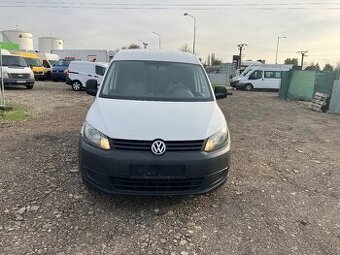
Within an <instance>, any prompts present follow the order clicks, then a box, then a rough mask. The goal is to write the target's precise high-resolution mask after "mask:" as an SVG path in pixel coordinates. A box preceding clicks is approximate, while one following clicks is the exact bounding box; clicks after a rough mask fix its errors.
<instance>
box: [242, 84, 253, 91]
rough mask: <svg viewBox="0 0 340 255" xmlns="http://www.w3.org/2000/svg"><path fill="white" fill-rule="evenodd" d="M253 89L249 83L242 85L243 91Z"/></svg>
mask: <svg viewBox="0 0 340 255" xmlns="http://www.w3.org/2000/svg"><path fill="white" fill-rule="evenodd" d="M253 89H254V86H253V84H251V83H247V84H246V85H244V90H245V91H252V90H253Z"/></svg>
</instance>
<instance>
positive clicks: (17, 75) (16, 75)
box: [8, 73, 30, 79]
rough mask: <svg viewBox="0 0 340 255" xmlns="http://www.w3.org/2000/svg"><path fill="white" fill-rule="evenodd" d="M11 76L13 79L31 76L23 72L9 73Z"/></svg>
mask: <svg viewBox="0 0 340 255" xmlns="http://www.w3.org/2000/svg"><path fill="white" fill-rule="evenodd" d="M8 76H9V78H12V79H28V78H29V77H30V75H29V74H24V73H23V74H21V73H10V74H8Z"/></svg>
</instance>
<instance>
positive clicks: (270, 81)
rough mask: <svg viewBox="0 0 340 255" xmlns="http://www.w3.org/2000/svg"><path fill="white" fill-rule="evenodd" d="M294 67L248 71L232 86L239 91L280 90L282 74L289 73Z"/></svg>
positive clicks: (267, 67) (282, 66) (274, 67)
mask: <svg viewBox="0 0 340 255" xmlns="http://www.w3.org/2000/svg"><path fill="white" fill-rule="evenodd" d="M292 68H293V65H281V66H277V65H263V66H256V67H254V68H250V69H248V71H247V72H246V73H245V74H244V75H243V76H240V79H239V80H238V82H234V83H233V84H232V86H233V87H235V88H237V89H244V90H247V91H249V90H253V89H280V86H281V76H282V72H285V71H289V70H291V69H292Z"/></svg>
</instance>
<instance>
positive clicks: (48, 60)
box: [37, 52, 60, 80]
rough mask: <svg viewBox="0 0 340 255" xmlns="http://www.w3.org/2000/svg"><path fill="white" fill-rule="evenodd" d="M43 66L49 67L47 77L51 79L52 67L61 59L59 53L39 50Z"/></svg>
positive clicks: (38, 53)
mask: <svg viewBox="0 0 340 255" xmlns="http://www.w3.org/2000/svg"><path fill="white" fill-rule="evenodd" d="M37 55H38V56H39V58H40V60H41V62H42V64H43V66H44V67H45V68H46V69H47V74H46V76H47V78H48V79H49V80H50V79H51V73H52V68H53V67H54V66H55V65H56V64H57V63H58V60H59V59H60V58H59V56H58V55H57V54H52V53H45V52H37Z"/></svg>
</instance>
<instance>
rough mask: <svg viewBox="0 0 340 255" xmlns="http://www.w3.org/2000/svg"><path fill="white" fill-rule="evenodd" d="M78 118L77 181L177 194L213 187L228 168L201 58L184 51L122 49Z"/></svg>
mask: <svg viewBox="0 0 340 255" xmlns="http://www.w3.org/2000/svg"><path fill="white" fill-rule="evenodd" d="M86 92H87V93H88V94H90V95H93V96H96V98H95V100H94V102H93V104H92V106H91V108H90V109H89V111H88V113H87V116H86V121H85V122H84V125H83V128H82V131H81V138H80V143H79V167H80V170H81V176H82V178H83V180H84V183H87V184H89V185H91V186H94V187H97V188H99V189H101V190H103V191H105V192H108V193H115V194H129V195H132V194H134V195H184V194H187V195H188V194H199V193H206V192H209V191H212V190H214V189H216V188H218V187H220V186H222V185H223V184H224V183H225V182H226V180H227V178H228V173H229V166H230V165H229V157H230V135H229V130H228V125H227V122H226V120H225V117H224V115H223V113H222V111H221V109H220V107H219V106H218V104H217V100H216V99H223V98H226V97H227V89H226V87H225V86H216V87H215V88H214V89H213V88H212V86H211V84H210V82H209V79H208V76H207V73H206V72H205V70H204V68H203V66H202V64H201V62H200V61H199V60H198V59H197V58H196V57H195V56H194V55H192V54H190V53H183V52H166V51H152V50H122V51H119V52H118V53H117V54H116V56H115V57H114V58H113V59H112V61H111V64H110V67H109V68H108V70H107V72H106V73H105V77H104V79H103V82H102V84H101V85H100V87H99V91H98V87H97V81H96V80H89V81H88V82H87V84H86Z"/></svg>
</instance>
